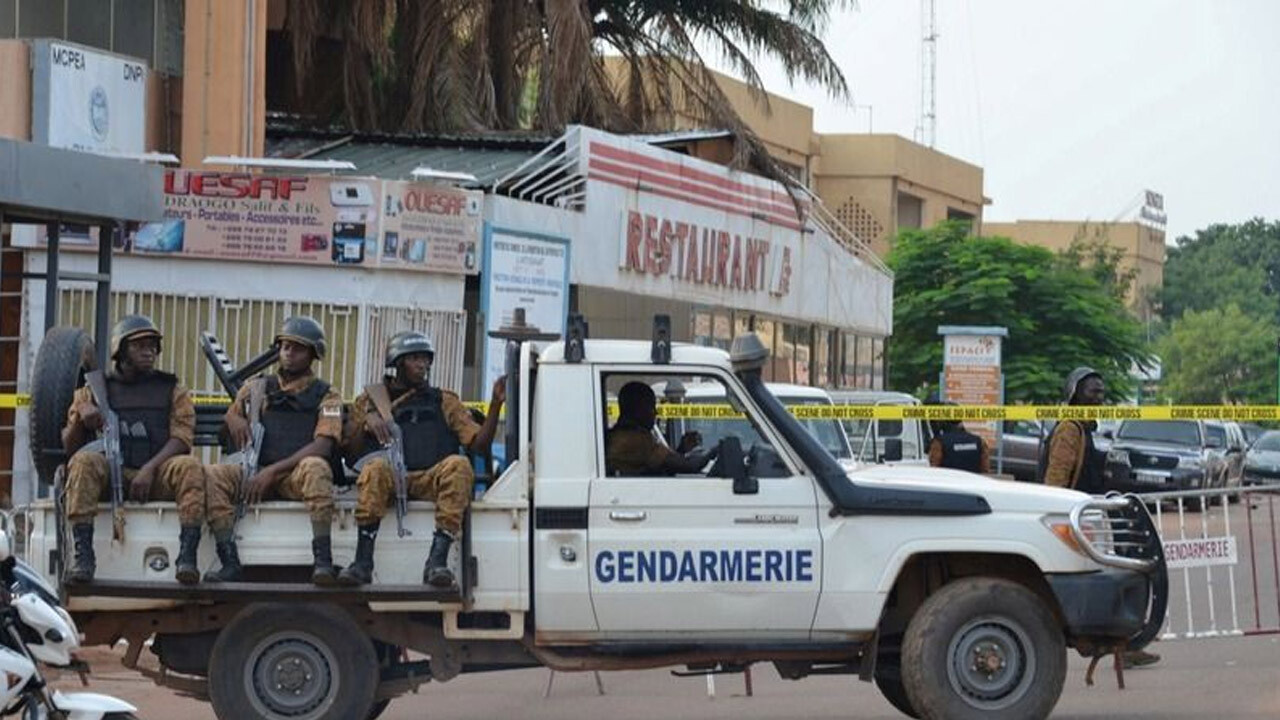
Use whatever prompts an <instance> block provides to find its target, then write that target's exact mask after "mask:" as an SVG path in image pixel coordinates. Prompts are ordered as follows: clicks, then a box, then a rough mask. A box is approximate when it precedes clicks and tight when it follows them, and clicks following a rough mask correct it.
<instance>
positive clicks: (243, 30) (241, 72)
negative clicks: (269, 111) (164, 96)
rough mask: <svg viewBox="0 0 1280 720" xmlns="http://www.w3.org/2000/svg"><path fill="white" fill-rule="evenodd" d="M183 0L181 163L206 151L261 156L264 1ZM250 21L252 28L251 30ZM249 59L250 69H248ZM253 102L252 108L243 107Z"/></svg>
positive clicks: (196, 161) (193, 163) (195, 162)
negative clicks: (185, 0)
mask: <svg viewBox="0 0 1280 720" xmlns="http://www.w3.org/2000/svg"><path fill="white" fill-rule="evenodd" d="M248 3H249V0H187V4H186V15H185V25H184V28H183V31H184V47H183V67H184V75H185V77H186V78H188V82H187V83H186V88H185V89H186V90H187V92H184V93H183V96H182V152H181V157H182V164H183V165H184V166H187V167H198V166H199V165H200V164H201V161H202V160H204V158H205V157H207V156H209V155H251V156H261V155H262V153H263V144H264V139H265V133H264V127H265V117H266V52H267V3H265V2H257V3H254V4H253V6H254V8H255V10H256V12H255V13H254V14H253V17H252V20H251V19H250V18H249V16H248ZM251 21H252V24H253V26H254V31H253V32H252V34H250V31H249V27H248V26H249V24H250V22H251ZM249 65H252V72H248V71H247V70H248V67H249ZM250 106H252V112H249V113H246V112H245V110H246V108H247V107H250Z"/></svg>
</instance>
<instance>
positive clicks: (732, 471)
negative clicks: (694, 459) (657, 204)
mask: <svg viewBox="0 0 1280 720" xmlns="http://www.w3.org/2000/svg"><path fill="white" fill-rule="evenodd" d="M711 474H712V475H714V476H715V477H726V478H730V479H732V480H733V494H734V495H755V494H756V493H758V492H760V482H759V481H758V480H756V479H755V478H753V477H751V474H750V473H749V472H747V459H746V456H745V455H743V453H742V443H741V442H740V441H739V440H738V438H737V437H736V436H733V435H730V436H729V437H726V438H723V439H721V440H720V445H719V451H718V452H717V453H716V463H715V465H713V466H712V468H711Z"/></svg>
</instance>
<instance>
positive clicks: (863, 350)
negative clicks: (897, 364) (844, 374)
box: [856, 337, 873, 388]
mask: <svg viewBox="0 0 1280 720" xmlns="http://www.w3.org/2000/svg"><path fill="white" fill-rule="evenodd" d="M871 354H872V347H871V338H869V337H859V338H858V366H857V373H858V382H857V385H856V387H860V388H870V387H871V373H872V369H873V365H872V360H871Z"/></svg>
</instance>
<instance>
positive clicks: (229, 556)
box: [204, 539, 244, 583]
mask: <svg viewBox="0 0 1280 720" xmlns="http://www.w3.org/2000/svg"><path fill="white" fill-rule="evenodd" d="M217 550H218V560H220V561H221V562H222V567H220V568H218V569H217V570H210V571H209V572H207V573H205V574H204V581H205V582H207V583H221V582H239V581H240V579H241V577H243V575H244V568H243V567H241V565H240V551H239V550H238V549H237V548H236V541H235V540H234V539H227V540H219V541H218V544H217Z"/></svg>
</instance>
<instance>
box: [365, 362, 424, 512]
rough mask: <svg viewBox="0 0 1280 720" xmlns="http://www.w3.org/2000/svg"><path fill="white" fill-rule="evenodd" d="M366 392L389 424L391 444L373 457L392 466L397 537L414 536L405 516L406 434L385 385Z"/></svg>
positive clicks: (406, 494)
mask: <svg viewBox="0 0 1280 720" xmlns="http://www.w3.org/2000/svg"><path fill="white" fill-rule="evenodd" d="M364 391H365V393H366V394H368V396H369V399H370V400H372V401H373V405H374V407H375V408H377V410H378V414H379V415H381V416H382V419H383V421H384V422H386V423H387V429H388V430H389V431H390V433H391V442H390V443H388V444H387V445H386V446H384V447H383V449H382V450H380V451H378V452H376V453H374V454H373V455H374V456H381V457H385V458H386V460H387V462H389V463H390V464H391V475H392V478H393V479H394V480H395V490H396V535H398V536H399V537H404V536H405V535H412V534H413V533H411V532H409V530H408V529H407V528H405V526H404V516H405V513H406V512H408V509H409V488H408V483H409V478H408V476H409V469H408V468H407V467H405V464H404V434H403V433H401V432H400V426H399V425H397V424H396V419H395V416H394V415H392V414H391V393H389V392H388V391H387V386H386V385H384V384H383V383H374V384H372V385H367V386H365V389H364ZM362 464H363V463H362Z"/></svg>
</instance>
